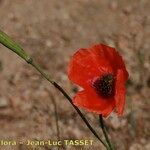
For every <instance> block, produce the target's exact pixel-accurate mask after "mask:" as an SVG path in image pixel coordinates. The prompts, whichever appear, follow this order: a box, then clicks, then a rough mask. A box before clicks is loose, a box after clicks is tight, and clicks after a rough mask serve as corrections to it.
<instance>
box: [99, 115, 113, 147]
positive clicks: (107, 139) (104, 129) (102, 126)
mask: <svg viewBox="0 0 150 150" xmlns="http://www.w3.org/2000/svg"><path fill="white" fill-rule="evenodd" d="M99 122H100V125H101V128H102V131H103V134H104V136H105V139H106V142H107V144H108V146H109V150H114V147H113V146H112V144H111V142H110V139H109V137H108V135H107V131H106V127H105V124H104V120H103V116H102V115H99Z"/></svg>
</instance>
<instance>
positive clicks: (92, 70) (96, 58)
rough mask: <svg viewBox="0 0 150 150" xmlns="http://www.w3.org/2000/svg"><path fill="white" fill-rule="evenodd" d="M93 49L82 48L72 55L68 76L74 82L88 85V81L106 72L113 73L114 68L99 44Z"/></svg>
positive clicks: (83, 85) (84, 85)
mask: <svg viewBox="0 0 150 150" xmlns="http://www.w3.org/2000/svg"><path fill="white" fill-rule="evenodd" d="M92 49H93V51H91V49H80V50H79V51H77V52H76V53H75V54H74V56H73V57H72V59H71V61H70V64H69V68H68V76H69V78H70V80H72V81H73V82H74V83H76V84H78V85H80V86H82V87H86V85H87V84H88V82H89V81H90V80H91V79H93V78H95V77H98V76H100V75H101V74H104V73H111V72H112V68H111V67H110V66H109V64H108V61H107V59H106V57H105V55H104V53H103V51H102V50H101V46H100V45H97V46H95V47H93V48H92Z"/></svg>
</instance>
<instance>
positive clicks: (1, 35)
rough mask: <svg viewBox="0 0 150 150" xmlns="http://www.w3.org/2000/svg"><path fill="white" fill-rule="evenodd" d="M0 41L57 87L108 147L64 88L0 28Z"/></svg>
mask: <svg viewBox="0 0 150 150" xmlns="http://www.w3.org/2000/svg"><path fill="white" fill-rule="evenodd" d="M0 43H1V44H2V45H4V46H6V47H7V48H8V49H10V50H12V51H13V52H15V53H16V54H17V55H18V56H20V57H21V58H23V59H24V60H25V61H26V62H27V63H28V64H30V65H32V66H33V67H34V68H35V69H36V70H37V71H38V72H40V73H41V75H42V76H43V77H44V78H45V79H46V80H48V81H49V82H50V83H51V84H52V85H53V86H54V87H55V88H57V89H58V90H59V91H60V92H61V93H62V94H63V95H64V96H65V97H66V98H67V100H68V101H69V102H70V104H71V105H72V106H73V108H74V109H75V110H76V111H77V113H78V114H79V116H80V117H81V118H82V120H83V121H84V123H85V124H86V126H87V127H88V128H89V129H90V131H91V132H92V133H93V134H94V136H95V137H96V138H97V139H98V140H99V141H100V142H101V143H102V144H103V145H104V146H105V147H106V149H109V148H108V146H107V144H106V143H105V142H104V141H103V140H102V139H101V138H100V137H99V136H98V134H97V133H96V131H95V130H94V129H93V128H92V126H91V125H90V123H89V122H88V121H87V119H86V118H85V117H84V115H83V114H82V112H81V111H80V110H79V109H78V107H76V106H75V105H74V104H73V102H72V99H71V97H70V96H69V95H68V94H67V93H66V92H65V90H64V89H63V88H62V87H61V86H60V85H59V84H57V83H56V82H55V81H53V80H52V79H51V78H50V76H49V75H48V74H46V73H45V72H44V71H43V69H42V68H41V67H40V66H39V65H38V64H37V63H36V62H35V61H34V60H33V58H31V57H30V56H29V55H28V54H27V53H26V52H25V51H24V50H23V48H22V47H21V46H20V45H19V44H18V43H16V42H15V41H13V40H12V39H11V38H10V37H9V36H8V35H7V34H6V33H4V32H3V31H1V30H0Z"/></svg>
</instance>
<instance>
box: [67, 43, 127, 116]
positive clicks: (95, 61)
mask: <svg viewBox="0 0 150 150" xmlns="http://www.w3.org/2000/svg"><path fill="white" fill-rule="evenodd" d="M68 77H69V79H70V80H71V81H72V82H74V83H75V84H77V85H79V86H81V87H82V88H83V90H82V91H79V92H78V93H77V94H76V96H75V97H74V98H73V103H74V104H75V105H76V106H79V107H82V108H84V109H86V110H88V111H90V112H94V113H97V114H102V115H103V116H104V117H107V116H108V115H109V114H110V113H111V112H112V111H113V110H114V109H115V110H116V111H117V113H118V115H122V113H123V109H124V105H125V90H126V89H125V83H126V81H127V79H128V72H127V70H126V67H125V64H124V62H123V60H122V57H121V56H120V55H119V54H118V52H116V50H115V49H114V48H112V47H109V46H106V45H103V44H99V45H95V46H93V47H90V48H88V49H79V50H78V51H77V52H76V53H75V54H74V55H73V57H72V59H71V61H70V63H69V68H68Z"/></svg>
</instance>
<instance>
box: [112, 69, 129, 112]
mask: <svg viewBox="0 0 150 150" xmlns="http://www.w3.org/2000/svg"><path fill="white" fill-rule="evenodd" d="M125 93H126V89H125V80H124V73H123V71H122V70H118V73H117V79H116V92H115V103H116V110H117V113H118V114H119V115H122V114H123V110H124V105H125Z"/></svg>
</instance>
